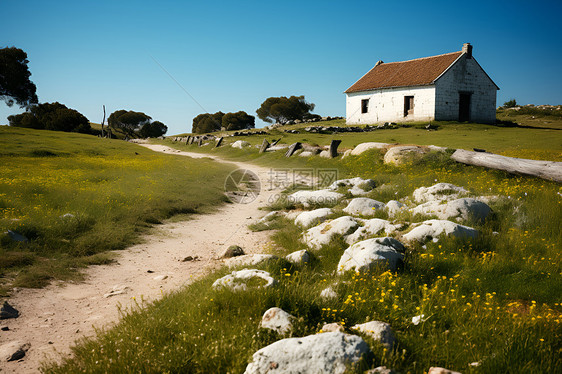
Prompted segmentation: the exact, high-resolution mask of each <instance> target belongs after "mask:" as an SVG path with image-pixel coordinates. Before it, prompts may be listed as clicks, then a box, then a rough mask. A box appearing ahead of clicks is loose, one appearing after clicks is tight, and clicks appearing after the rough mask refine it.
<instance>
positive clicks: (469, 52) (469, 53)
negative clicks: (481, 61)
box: [462, 43, 472, 58]
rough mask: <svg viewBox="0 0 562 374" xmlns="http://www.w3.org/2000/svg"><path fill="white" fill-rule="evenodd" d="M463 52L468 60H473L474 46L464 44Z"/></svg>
mask: <svg viewBox="0 0 562 374" xmlns="http://www.w3.org/2000/svg"><path fill="white" fill-rule="evenodd" d="M462 52H463V53H466V58H472V46H471V45H470V43H464V44H463V45H462Z"/></svg>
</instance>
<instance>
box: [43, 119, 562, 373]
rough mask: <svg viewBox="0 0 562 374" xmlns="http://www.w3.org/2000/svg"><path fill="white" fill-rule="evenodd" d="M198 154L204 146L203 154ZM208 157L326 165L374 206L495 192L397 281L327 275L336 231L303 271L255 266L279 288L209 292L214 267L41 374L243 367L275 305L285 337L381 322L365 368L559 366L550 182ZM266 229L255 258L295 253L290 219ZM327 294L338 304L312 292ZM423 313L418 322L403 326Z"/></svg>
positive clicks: (431, 159)
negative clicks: (435, 190)
mask: <svg viewBox="0 0 562 374" xmlns="http://www.w3.org/2000/svg"><path fill="white" fill-rule="evenodd" d="M502 130H503V129H502ZM397 131H398V130H397ZM438 131H440V130H438ZM307 136H308V135H307ZM309 138H310V140H311V141H314V140H316V138H313V136H312V135H311V136H310V137H309ZM374 141H376V140H374ZM406 142H408V143H415V138H414V139H412V138H408V139H407V141H406ZM318 143H321V142H320V141H318ZM326 143H327V142H326ZM168 144H169V143H168ZM321 144H324V140H322V143H321ZM210 147H211V146H207V148H205V147H203V150H204V151H208V152H211V148H210ZM178 148H181V149H188V150H191V149H192V150H198V151H201V149H199V148H197V147H194V146H191V147H189V146H180V147H178ZM212 152H213V153H218V154H220V155H222V156H223V157H228V158H232V159H238V160H252V161H254V162H257V163H260V164H261V165H266V166H270V167H272V168H275V167H281V166H283V167H287V168H289V167H305V168H321V167H326V168H338V170H339V172H340V177H342V178H343V177H346V176H361V177H364V178H372V179H374V180H375V181H376V184H377V188H375V190H373V191H372V192H370V194H369V195H368V196H369V197H372V198H375V199H377V200H380V201H383V202H386V201H388V200H390V199H402V198H409V197H411V194H412V192H413V191H414V190H415V189H416V188H418V187H421V186H430V185H433V184H435V183H437V182H448V183H453V184H455V185H458V186H462V187H464V188H466V189H468V190H469V191H470V192H471V193H472V194H473V195H474V196H489V197H495V198H492V199H491V200H490V206H491V207H492V209H493V214H492V215H491V216H490V217H489V218H488V219H487V220H486V221H484V222H468V223H467V224H468V225H470V226H473V227H475V228H476V229H478V230H479V232H480V235H479V237H478V238H476V239H472V240H459V239H452V238H441V239H440V240H439V241H438V242H437V243H434V242H429V243H426V244H425V247H424V246H422V245H421V244H410V245H409V246H408V248H407V251H406V254H405V264H404V268H403V269H401V270H400V271H398V272H389V271H385V269H378V270H373V271H372V272H369V273H351V274H350V273H348V274H346V275H343V276H338V275H337V273H336V270H337V269H336V266H337V262H338V260H339V258H340V256H341V254H342V253H343V251H344V250H345V249H346V248H347V244H345V242H344V240H343V238H342V237H341V236H337V237H335V238H333V240H332V241H331V242H330V243H329V244H328V245H325V246H323V247H322V248H321V249H320V250H319V251H317V252H315V253H314V258H315V259H314V260H313V261H312V262H311V263H310V264H308V265H303V266H296V265H288V264H287V263H286V262H285V261H282V260H280V261H277V262H269V263H267V264H263V265H261V266H258V268H261V269H264V270H268V271H269V272H271V274H272V275H273V276H274V277H275V278H276V279H278V280H279V285H278V286H277V287H275V288H271V289H266V290H263V289H252V290H249V291H246V292H237V293H233V292H229V291H227V290H213V289H212V288H211V287H210V285H211V284H212V282H213V281H214V280H215V279H217V278H218V277H219V276H222V275H224V274H226V273H227V272H228V270H226V269H221V270H219V271H218V272H216V273H214V274H211V275H209V276H207V277H205V278H203V279H202V280H199V281H197V282H195V283H194V284H192V285H191V286H188V287H187V288H186V289H184V290H181V291H178V292H177V293H174V294H172V295H170V296H168V297H165V298H163V299H162V300H160V301H157V302H155V303H154V304H150V305H147V306H146V308H145V309H143V310H135V311H128V312H126V313H125V316H124V318H123V321H122V322H121V323H119V324H118V325H117V326H116V327H115V328H112V329H109V330H108V331H105V332H99V334H98V336H97V337H96V338H95V339H90V340H87V341H85V342H83V343H82V344H80V345H78V346H77V347H76V348H75V357H74V358H71V359H66V360H65V361H64V362H63V364H62V365H55V364H52V365H51V366H48V367H46V370H47V372H54V373H58V372H60V373H63V372H81V371H82V372H100V373H101V372H198V373H207V372H216V373H227V372H232V373H234V372H236V373H238V372H243V370H244V368H245V366H246V365H247V363H248V360H250V359H251V356H252V354H253V353H254V352H255V351H256V350H258V349H259V348H262V347H264V346H265V345H268V344H270V343H272V342H274V341H276V340H278V339H280V338H281V337H279V336H277V335H276V334H275V333H272V332H268V331H266V330H263V329H260V328H259V322H260V319H261V316H262V314H263V313H264V312H265V311H266V310H267V309H268V308H270V307H274V306H277V307H280V308H282V309H284V310H285V311H287V312H289V313H291V314H293V315H294V316H295V317H297V322H296V323H295V328H294V330H293V332H292V336H304V335H308V334H314V333H319V332H320V330H321V327H322V325H323V324H324V323H331V322H337V323H339V324H341V325H343V326H344V327H346V328H347V329H348V330H347V331H348V332H352V331H351V330H349V328H350V327H351V326H353V325H354V324H357V323H363V322H366V321H370V320H380V321H384V322H388V323H390V325H391V326H392V329H393V330H394V332H395V334H396V337H397V344H396V346H395V347H394V348H393V349H392V350H388V349H385V348H384V347H383V346H381V345H380V344H378V343H376V342H374V341H373V340H372V339H369V338H368V337H364V338H365V339H366V341H367V342H368V343H369V345H370V347H371V349H372V351H373V352H374V360H373V362H372V363H371V364H372V366H373V367H376V366H379V365H386V366H388V367H391V368H393V369H394V370H396V371H397V372H403V373H407V372H411V373H423V372H427V370H428V369H429V367H431V366H441V367H446V368H449V369H452V370H457V371H460V372H463V373H472V372H475V373H503V372H514V373H535V372H536V373H539V372H541V373H542V372H548V373H551V372H552V373H553V372H560V371H562V361H561V360H560V355H561V354H562V343H561V342H562V339H561V338H562V324H561V322H562V305H561V302H562V300H561V299H560V295H562V261H561V258H560V256H561V254H560V249H561V248H562V233H561V230H560V222H562V187H560V185H559V184H556V183H553V182H549V181H544V180H541V179H538V178H531V177H523V176H513V175H509V174H507V173H504V172H500V171H494V170H487V169H484V168H478V167H470V166H466V165H462V164H458V163H455V162H453V161H451V160H450V159H449V158H448V157H447V154H437V153H435V154H430V155H428V156H427V157H425V158H422V159H421V160H419V161H415V162H413V163H410V164H407V165H405V166H400V167H396V166H388V165H384V164H383V162H382V154H381V153H380V152H378V151H370V152H366V153H364V154H362V155H360V156H357V157H349V158H346V159H344V160H339V159H337V160H325V159H319V158H312V159H302V158H300V157H292V158H290V159H286V158H284V157H283V155H282V153H278V154H266V155H258V154H257V150H256V149H243V150H233V149H231V148H230V149H229V148H225V149H222V150H214V151H212ZM515 155H517V154H515ZM277 208H279V209H288V208H291V207H290V206H286V205H283V204H280V205H279V206H277ZM341 208H342V207H341V206H339V207H336V210H337V211H338V212H339V209H341ZM338 214H339V213H338ZM336 215H337V214H336ZM399 218H400V219H406V220H408V221H411V220H412V218H414V219H416V220H419V219H421V217H411V216H409V215H408V214H404V215H402V216H400V217H399ZM271 227H272V228H275V229H276V230H277V231H275V232H274V233H273V235H272V239H273V241H274V243H275V245H270V244H265V243H264V245H263V247H262V248H260V250H261V252H267V253H274V254H276V255H278V256H280V257H282V256H284V255H286V254H288V253H290V252H293V251H296V250H300V249H303V248H305V247H306V243H303V242H302V240H301V235H300V234H301V232H302V229H300V228H298V227H296V226H295V225H294V224H293V223H292V222H290V221H289V220H287V219H285V218H282V217H279V218H275V219H273V220H272V221H271ZM257 229H260V230H262V229H265V228H264V227H261V226H260V227H259V228H257ZM326 287H332V288H333V290H334V291H335V292H336V295H337V296H336V297H335V298H332V299H323V298H321V297H319V295H320V292H321V291H322V290H323V289H325V288H326ZM421 315H423V317H420V319H421V322H420V323H419V324H417V325H416V324H414V323H412V318H413V317H415V316H421ZM353 333H356V332H353Z"/></svg>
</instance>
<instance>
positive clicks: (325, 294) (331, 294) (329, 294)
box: [320, 287, 338, 299]
mask: <svg viewBox="0 0 562 374" xmlns="http://www.w3.org/2000/svg"><path fill="white" fill-rule="evenodd" d="M320 297H321V298H323V299H335V298H336V297H338V294H337V293H336V291H334V289H333V288H332V287H326V288H324V289H323V290H322V292H320Z"/></svg>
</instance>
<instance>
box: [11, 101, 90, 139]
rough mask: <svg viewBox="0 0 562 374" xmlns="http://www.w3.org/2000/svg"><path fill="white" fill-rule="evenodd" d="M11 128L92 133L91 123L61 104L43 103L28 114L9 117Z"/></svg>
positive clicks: (34, 106)
mask: <svg viewBox="0 0 562 374" xmlns="http://www.w3.org/2000/svg"><path fill="white" fill-rule="evenodd" d="M8 121H10V126H15V127H28V128H32V129H44V130H53V131H66V132H71V131H72V132H81V133H85V134H88V133H90V132H91V130H92V128H91V127H90V121H88V119H87V118H86V117H84V116H83V115H82V114H81V113H79V112H78V111H76V110H74V109H70V108H67V107H66V105H64V104H61V103H43V104H38V105H33V106H31V107H30V108H29V109H28V111H27V112H24V113H22V114H16V115H12V116H9V117H8Z"/></svg>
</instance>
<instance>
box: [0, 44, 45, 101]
mask: <svg viewBox="0 0 562 374" xmlns="http://www.w3.org/2000/svg"><path fill="white" fill-rule="evenodd" d="M28 63H29V61H28V60H27V53H25V52H24V51H22V50H21V49H19V48H15V47H10V48H2V49H0V100H4V102H5V103H6V105H8V106H9V107H11V106H12V105H14V102H15V103H17V104H18V105H19V106H20V108H24V107H25V108H28V107H29V106H30V105H31V104H37V102H38V99H37V94H36V93H35V92H36V90H37V87H35V84H34V83H33V82H32V81H31V80H30V79H29V77H30V76H31V73H30V72H29V68H28V67H27V64H28Z"/></svg>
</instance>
